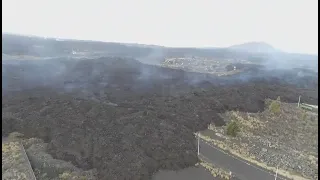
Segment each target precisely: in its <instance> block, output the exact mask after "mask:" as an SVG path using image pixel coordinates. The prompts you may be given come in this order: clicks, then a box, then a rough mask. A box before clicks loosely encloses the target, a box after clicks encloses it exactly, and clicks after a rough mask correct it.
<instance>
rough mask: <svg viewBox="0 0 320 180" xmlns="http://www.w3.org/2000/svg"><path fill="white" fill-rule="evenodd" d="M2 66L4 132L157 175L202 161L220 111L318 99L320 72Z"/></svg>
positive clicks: (89, 63)
mask: <svg viewBox="0 0 320 180" xmlns="http://www.w3.org/2000/svg"><path fill="white" fill-rule="evenodd" d="M2 70H3V72H4V71H5V73H3V76H2V81H3V84H2V88H3V93H2V136H6V135H7V134H8V133H10V132H13V131H17V132H21V133H23V134H24V135H25V136H26V137H38V138H41V139H43V140H44V141H46V142H47V143H49V152H50V154H52V155H53V156H54V157H55V158H58V159H63V160H66V161H71V162H72V163H73V164H74V165H76V166H77V167H79V168H82V169H84V170H88V169H92V168H96V169H97V170H98V174H99V178H98V179H150V177H151V176H152V175H153V174H154V173H155V172H156V171H158V170H159V169H181V168H186V167H189V166H193V165H194V164H196V163H197V161H198V157H197V154H196V144H195V138H194V135H193V133H194V132H196V131H199V130H203V129H205V128H207V126H208V125H209V124H210V123H213V124H215V125H217V126H221V125H224V124H225V122H224V121H223V120H222V118H221V117H220V116H219V113H223V112H225V111H230V110H238V111H246V112H258V111H263V109H264V102H265V99H266V98H271V99H276V98H277V97H278V96H280V97H281V101H283V102H297V99H298V96H299V95H302V97H303V101H304V102H306V103H310V104H318V103H317V101H318V96H317V95H316V94H317V90H318V89H317V85H318V84H317V77H313V79H310V81H308V82H307V83H305V82H304V84H303V85H301V84H299V82H300V81H299V77H296V81H295V82H292V83H291V84H288V83H286V82H284V81H282V79H283V78H284V77H285V75H284V76H281V77H278V78H274V77H271V76H270V77H269V76H264V77H259V78H254V77H252V78H249V79H247V80H246V81H240V80H239V79H237V77H221V78H220V77H214V76H209V75H205V74H200V73H189V72H184V71H182V70H173V69H168V68H163V67H158V66H151V65H145V64H142V63H140V62H138V61H136V60H134V59H129V58H116V57H105V58H99V59H90V60H86V59H82V60H65V59H63V58H60V59H59V58H57V59H52V60H46V61H45V60H43V61H37V62H36V61H22V62H19V63H17V64H12V63H9V64H3V67H2ZM310 92H313V93H310ZM314 92H316V93H314Z"/></svg>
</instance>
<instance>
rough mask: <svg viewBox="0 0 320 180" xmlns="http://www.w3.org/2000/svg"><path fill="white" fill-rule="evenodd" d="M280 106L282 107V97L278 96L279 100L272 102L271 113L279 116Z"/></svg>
mask: <svg viewBox="0 0 320 180" xmlns="http://www.w3.org/2000/svg"><path fill="white" fill-rule="evenodd" d="M280 106H281V101H280V96H278V98H277V100H272V102H271V103H270V105H269V111H270V112H271V113H273V114H278V113H280Z"/></svg>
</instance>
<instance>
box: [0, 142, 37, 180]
mask: <svg viewBox="0 0 320 180" xmlns="http://www.w3.org/2000/svg"><path fill="white" fill-rule="evenodd" d="M2 179H5V180H9V179H11V180H12V179H15V180H32V179H34V175H33V171H32V169H31V167H30V165H29V162H28V160H27V159H26V156H25V155H24V154H23V147H22V145H21V144H20V143H19V142H7V143H2Z"/></svg>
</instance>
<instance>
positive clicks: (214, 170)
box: [196, 156, 231, 180]
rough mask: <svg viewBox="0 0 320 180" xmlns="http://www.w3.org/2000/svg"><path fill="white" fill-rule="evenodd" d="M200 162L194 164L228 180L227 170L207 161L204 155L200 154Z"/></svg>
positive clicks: (214, 175)
mask: <svg viewBox="0 0 320 180" xmlns="http://www.w3.org/2000/svg"><path fill="white" fill-rule="evenodd" d="M199 158H200V163H198V164H196V166H198V165H200V166H202V167H204V168H205V169H207V170H208V171H209V172H210V173H211V175H212V176H213V177H219V178H221V179H225V180H229V179H230V178H231V177H230V175H229V173H228V171H226V170H224V169H222V168H218V167H216V166H215V165H213V164H212V163H209V162H207V161H206V160H205V157H202V156H200V157H199Z"/></svg>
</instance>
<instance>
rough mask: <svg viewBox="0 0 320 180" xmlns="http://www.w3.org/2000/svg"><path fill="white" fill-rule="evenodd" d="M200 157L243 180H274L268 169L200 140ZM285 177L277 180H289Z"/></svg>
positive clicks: (273, 174)
mask: <svg viewBox="0 0 320 180" xmlns="http://www.w3.org/2000/svg"><path fill="white" fill-rule="evenodd" d="M200 156H202V157H204V159H205V160H206V161H208V162H209V163H212V164H216V165H218V166H220V167H222V168H225V169H228V170H230V171H231V172H232V173H233V174H234V175H235V176H236V177H237V178H239V179H241V180H274V179H275V173H273V172H270V171H268V170H266V169H263V168H261V167H258V166H256V165H253V164H251V163H248V162H247V161H245V160H242V159H240V158H238V157H235V156H234V155H232V154H230V153H227V152H224V151H223V150H221V149H220V148H218V147H216V146H214V145H213V144H209V143H208V142H206V141H204V140H202V139H200ZM287 179H288V178H285V177H283V176H279V174H278V177H277V180H287Z"/></svg>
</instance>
